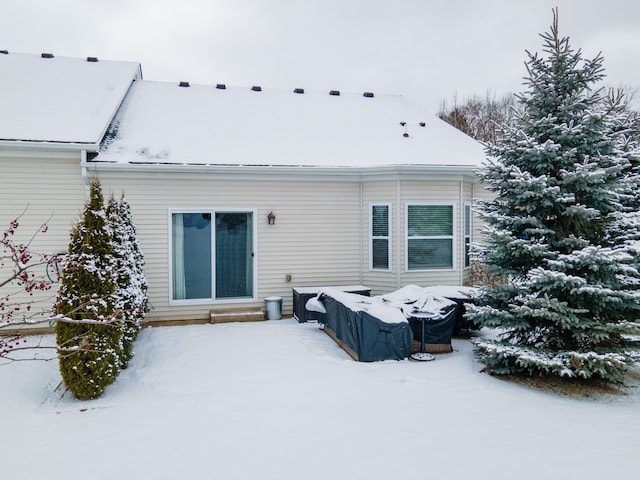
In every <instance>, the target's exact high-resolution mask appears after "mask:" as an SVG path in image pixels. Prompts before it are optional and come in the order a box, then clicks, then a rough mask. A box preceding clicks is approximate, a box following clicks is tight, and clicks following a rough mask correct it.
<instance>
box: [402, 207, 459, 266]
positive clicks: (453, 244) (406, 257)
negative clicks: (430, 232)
mask: <svg viewBox="0 0 640 480" xmlns="http://www.w3.org/2000/svg"><path fill="white" fill-rule="evenodd" d="M413 205H418V206H421V205H428V206H447V207H452V210H451V215H452V217H453V218H452V219H451V221H452V222H453V223H452V231H453V235H446V236H428V237H409V206H413ZM456 206H457V205H456V203H455V202H411V201H408V202H406V203H405V205H404V241H405V243H404V271H405V273H415V272H453V271H455V270H456V268H457V256H458V255H457V250H458V249H457V248H456V245H457V243H458V242H457V236H456V232H457V228H456V216H457V213H456V212H457V208H456ZM442 238H446V239H451V267H445V268H419V269H416V268H412V269H410V268H409V239H412V240H437V239H442Z"/></svg>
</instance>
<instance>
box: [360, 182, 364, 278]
mask: <svg viewBox="0 0 640 480" xmlns="http://www.w3.org/2000/svg"><path fill="white" fill-rule="evenodd" d="M363 196H364V195H363V192H362V179H360V285H363V284H364V283H363V282H364V267H363V265H362V264H363V262H364V216H363V215H364V207H363V205H362V200H363Z"/></svg>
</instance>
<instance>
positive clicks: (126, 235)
mask: <svg viewBox="0 0 640 480" xmlns="http://www.w3.org/2000/svg"><path fill="white" fill-rule="evenodd" d="M106 213H107V220H108V223H109V225H110V227H111V231H112V235H113V237H112V242H113V255H114V257H115V261H116V286H117V295H118V297H119V299H120V305H121V310H120V311H119V312H118V315H119V321H120V322H121V323H120V325H121V328H122V335H123V336H122V348H121V350H120V362H121V367H122V368H126V367H127V365H128V364H129V361H130V360H131V358H132V357H133V343H134V342H135V340H136V338H137V336H138V332H139V331H140V325H141V321H142V319H143V318H144V317H145V315H146V314H147V312H148V306H147V303H148V294H147V290H148V286H147V281H146V278H145V275H144V256H143V255H142V250H141V249H140V243H139V242H138V237H137V233H136V227H135V225H134V224H133V219H132V217H131V208H130V206H129V203H128V202H127V201H126V199H125V198H124V196H122V197H121V198H120V200H119V201H117V200H116V199H115V198H114V197H113V195H111V197H110V199H109V202H108V204H107V209H106Z"/></svg>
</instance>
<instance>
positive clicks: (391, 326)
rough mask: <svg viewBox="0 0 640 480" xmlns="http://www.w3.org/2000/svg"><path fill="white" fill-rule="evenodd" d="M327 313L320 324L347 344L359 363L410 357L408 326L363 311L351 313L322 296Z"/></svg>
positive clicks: (411, 337)
mask: <svg viewBox="0 0 640 480" xmlns="http://www.w3.org/2000/svg"><path fill="white" fill-rule="evenodd" d="M321 300H322V303H323V304H324V306H325V309H326V310H327V313H326V315H322V317H323V318H322V319H321V321H322V322H323V323H325V324H326V325H327V326H328V327H329V328H330V329H331V330H333V332H334V333H335V334H336V337H338V338H339V339H340V340H342V341H343V342H344V343H345V344H347V345H348V346H349V347H350V348H351V349H352V350H353V351H354V352H356V354H357V355H358V359H359V360H360V361H361V362H375V361H378V360H402V359H405V358H407V357H408V356H409V355H410V354H411V342H412V340H413V334H412V333H411V327H410V326H409V323H385V322H383V321H381V320H380V319H379V318H377V317H374V316H372V315H370V314H369V313H367V312H365V311H362V310H361V311H357V312H356V311H353V310H351V309H350V308H348V307H346V306H344V305H343V304H342V303H340V302H339V301H337V300H336V299H335V298H333V297H331V296H328V295H322V297H321Z"/></svg>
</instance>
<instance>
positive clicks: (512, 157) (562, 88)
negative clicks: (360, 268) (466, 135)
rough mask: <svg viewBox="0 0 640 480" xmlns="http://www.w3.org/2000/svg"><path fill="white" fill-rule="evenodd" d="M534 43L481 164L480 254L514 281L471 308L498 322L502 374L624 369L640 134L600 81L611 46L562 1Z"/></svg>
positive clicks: (633, 301) (486, 346)
mask: <svg viewBox="0 0 640 480" xmlns="http://www.w3.org/2000/svg"><path fill="white" fill-rule="evenodd" d="M542 38H543V40H544V48H543V50H544V52H545V55H543V56H538V54H531V53H529V52H527V54H528V61H527V62H526V65H527V70H528V78H527V79H526V82H525V85H526V86H527V89H526V91H525V93H522V94H520V95H518V101H519V104H520V107H521V108H520V111H519V113H518V116H517V120H516V124H515V125H514V126H513V127H509V126H505V127H504V130H505V131H504V135H503V136H502V137H501V138H500V139H499V141H498V142H497V144H496V145H489V146H488V147H487V153H488V155H489V157H490V158H491V160H490V162H489V163H488V164H487V165H486V166H485V167H484V168H483V170H482V172H481V176H482V179H483V181H484V182H485V184H486V185H487V186H488V188H489V189H490V190H491V191H493V192H495V194H496V197H495V200H493V201H491V202H486V203H484V204H483V205H482V206H481V215H482V216H483V218H484V220H485V221H486V223H487V241H486V243H485V246H484V247H483V248H481V251H480V257H481V259H482V260H483V261H484V262H485V264H486V266H487V269H488V270H489V272H490V273H493V274H496V275H500V276H502V277H503V278H505V279H506V281H505V282H504V284H501V285H499V286H496V287H487V288H485V289H483V290H482V293H481V295H480V296H479V298H478V299H477V302H476V306H472V307H471V308H470V312H469V315H470V317H471V319H472V320H473V321H474V322H476V323H477V324H479V325H481V326H487V327H497V328H499V329H500V330H501V332H502V335H501V336H500V337H499V339H498V340H496V341H489V340H479V341H477V342H476V345H477V348H478V353H479V356H480V358H481V360H482V361H483V362H484V363H485V365H486V367H487V370H488V371H489V372H492V373H495V374H524V375H554V376H561V377H569V378H575V377H580V378H601V379H604V380H606V381H610V382H619V381H621V380H622V378H623V376H624V373H625V371H626V370H627V368H628V366H629V365H630V364H631V362H632V358H633V351H634V350H636V351H637V349H638V345H637V343H634V342H633V341H632V340H631V338H632V337H631V335H633V334H637V333H638V332H639V331H640V324H638V323H637V322H638V318H639V313H640V301H639V300H640V294H639V290H638V289H639V285H640V275H639V271H638V257H639V256H638V253H639V252H640V244H639V243H638V239H639V238H640V235H639V234H640V229H639V226H640V222H638V213H637V209H638V197H637V195H638V154H639V151H638V145H637V144H636V143H635V142H634V141H633V140H632V139H630V137H629V128H628V127H630V125H631V124H630V122H631V120H630V118H629V112H628V111H627V110H626V109H625V108H622V107H621V106H622V102H621V98H620V97H619V96H616V95H607V94H606V92H604V90H603V89H601V88H600V89H599V88H597V84H598V82H600V81H601V79H602V78H603V76H604V75H603V66H602V62H603V60H602V57H601V56H599V55H598V56H597V57H596V58H594V59H592V60H585V59H583V58H582V54H581V52H580V51H579V50H578V51H574V50H573V49H572V48H571V47H570V45H569V39H568V38H561V37H559V34H558V16H557V10H554V19H553V24H552V26H551V28H550V31H549V32H548V33H545V34H543V35H542Z"/></svg>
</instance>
